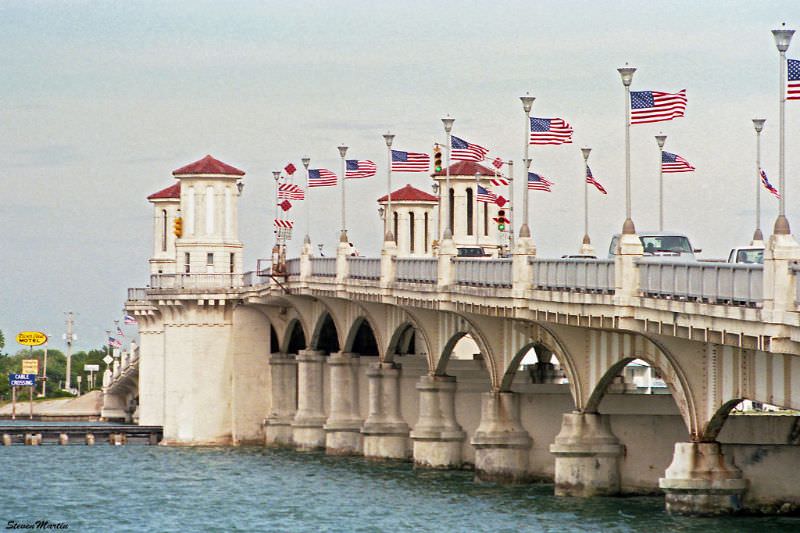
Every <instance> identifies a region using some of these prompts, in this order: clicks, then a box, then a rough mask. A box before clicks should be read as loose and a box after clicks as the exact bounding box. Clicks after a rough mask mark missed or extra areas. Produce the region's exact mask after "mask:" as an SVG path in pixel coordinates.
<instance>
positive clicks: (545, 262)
mask: <svg viewBox="0 0 800 533" xmlns="http://www.w3.org/2000/svg"><path fill="white" fill-rule="evenodd" d="M528 262H529V263H530V264H531V265H532V267H533V285H534V287H536V288H537V289H548V290H567V291H580V292H601V293H608V294H612V293H613V292H614V260H613V259H536V258H530V259H528Z"/></svg>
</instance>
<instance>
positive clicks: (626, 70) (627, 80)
mask: <svg viewBox="0 0 800 533" xmlns="http://www.w3.org/2000/svg"><path fill="white" fill-rule="evenodd" d="M625 65H626V66H624V67H621V68H618V69H617V72H619V75H620V76H621V77H622V85H624V86H625V223H624V224H623V225H622V233H623V234H627V235H633V234H635V233H636V227H635V226H634V225H633V218H632V217H631V121H630V115H631V82H632V81H633V73H634V72H636V69H635V68H634V67H628V66H627V63H625Z"/></svg>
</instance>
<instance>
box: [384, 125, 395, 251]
mask: <svg viewBox="0 0 800 533" xmlns="http://www.w3.org/2000/svg"><path fill="white" fill-rule="evenodd" d="M383 140H384V141H386V168H387V170H386V218H384V219H383V241H384V242H393V241H394V233H392V227H391V224H389V219H390V218H391V213H392V142H393V141H394V134H392V133H390V132H388V131H387V132H386V133H384V134H383Z"/></svg>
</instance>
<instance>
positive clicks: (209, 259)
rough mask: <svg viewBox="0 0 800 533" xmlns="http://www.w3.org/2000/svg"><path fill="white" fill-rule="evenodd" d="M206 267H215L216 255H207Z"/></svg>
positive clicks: (210, 253) (209, 253) (211, 253)
mask: <svg viewBox="0 0 800 533" xmlns="http://www.w3.org/2000/svg"><path fill="white" fill-rule="evenodd" d="M206 265H208V266H213V265H214V253H213V252H208V253H207V254H206Z"/></svg>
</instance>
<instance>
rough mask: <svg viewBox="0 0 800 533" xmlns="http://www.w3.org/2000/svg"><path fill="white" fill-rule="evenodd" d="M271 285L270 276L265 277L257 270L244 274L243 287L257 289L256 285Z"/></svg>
mask: <svg viewBox="0 0 800 533" xmlns="http://www.w3.org/2000/svg"><path fill="white" fill-rule="evenodd" d="M268 283H269V276H264V275H262V274H261V273H260V272H258V271H257V270H251V271H250V272H245V273H244V274H242V286H243V287H255V286H256V285H265V284H268Z"/></svg>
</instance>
